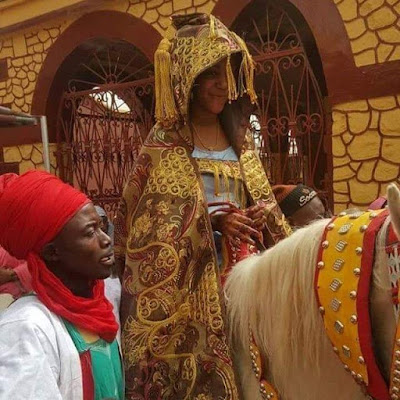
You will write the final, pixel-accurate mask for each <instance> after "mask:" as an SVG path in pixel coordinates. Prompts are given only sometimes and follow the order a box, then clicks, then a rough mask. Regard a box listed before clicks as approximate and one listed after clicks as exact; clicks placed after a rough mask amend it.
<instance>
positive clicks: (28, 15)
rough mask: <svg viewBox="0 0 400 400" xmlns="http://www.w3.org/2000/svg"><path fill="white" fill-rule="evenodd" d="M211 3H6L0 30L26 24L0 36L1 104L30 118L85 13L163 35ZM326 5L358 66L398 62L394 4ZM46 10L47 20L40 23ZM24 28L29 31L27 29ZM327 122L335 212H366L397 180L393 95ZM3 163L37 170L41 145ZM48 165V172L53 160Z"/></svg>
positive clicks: (398, 120) (353, 0)
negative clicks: (133, 21) (46, 73)
mask: <svg viewBox="0 0 400 400" xmlns="http://www.w3.org/2000/svg"><path fill="white" fill-rule="evenodd" d="M232 1H234V0H232ZM304 1H307V0H304ZM216 2H217V0H167V1H163V0H96V1H95V0H73V1H70V0H60V1H58V2H51V5H49V3H48V1H45V0H5V1H4V2H1V3H0V20H1V22H0V29H1V28H4V29H6V28H7V24H9V25H13V24H15V23H18V21H19V22H21V21H22V22H23V21H25V23H26V24H25V27H23V28H19V29H18V30H15V29H13V30H11V31H10V33H9V34H3V35H1V39H0V58H8V73H9V78H8V79H7V80H6V81H3V82H0V104H11V107H12V108H13V109H15V110H21V111H24V112H29V111H30V109H31V105H32V96H33V92H34V89H35V85H36V82H37V78H38V74H39V73H40V69H41V66H42V64H43V61H44V60H45V58H46V54H47V52H48V49H49V48H50V47H51V45H52V44H53V43H54V41H56V40H57V38H58V36H59V35H60V34H62V32H63V31H64V30H65V29H66V28H67V27H68V26H69V25H70V24H71V23H72V22H74V21H75V20H76V19H77V18H79V17H80V16H82V15H83V14H84V13H88V12H91V11H94V10H103V9H108V10H116V11H122V12H127V13H130V14H132V15H134V16H135V17H137V18H141V19H143V20H144V21H145V22H147V23H149V24H150V25H152V26H153V27H154V28H155V29H157V31H159V32H160V33H161V34H164V33H165V31H166V28H167V27H168V25H169V17H170V15H172V14H173V13H190V12H195V11H197V12H212V10H213V8H214V6H215V4H216ZM332 2H334V3H335V4H336V6H337V9H338V12H339V13H340V15H341V17H342V19H343V21H344V25H345V28H346V30H347V33H348V37H349V41H350V45H351V48H352V51H353V55H354V61H355V64H356V65H357V66H358V67H361V66H366V65H373V64H376V63H383V62H387V61H393V60H400V20H399V15H400V1H398V0H364V1H361V0H332ZM65 7H67V8H65ZM57 9H58V11H59V13H58V14H57V12H56V11H57ZM21 10H22V11H21ZM49 11H53V14H52V15H51V17H49V18H47V20H46V14H47V13H48V12H49ZM39 17H41V18H42V19H43V22H40V24H38V23H37V22H36V21H35V20H34V19H35V18H39ZM30 21H33V22H32V23H33V25H29V24H30V23H31V22H30ZM332 116H333V136H332V149H333V165H334V171H333V178H334V187H333V190H334V202H335V211H340V210H341V209H344V208H348V207H352V206H360V207H366V206H367V205H368V204H369V203H370V202H371V201H372V200H374V198H376V197H377V196H378V195H379V194H380V193H383V192H384V189H385V187H386V185H387V184H388V182H390V181H392V180H395V179H397V177H398V173H399V165H400V152H396V149H397V148H399V145H400V141H399V140H400V102H399V96H397V97H396V96H391V97H385V98H380V99H366V100H363V101H357V102H352V103H346V104H340V105H337V106H335V107H334V108H333V115H332ZM397 153H399V155H398V154H397ZM4 159H5V161H6V162H7V161H10V162H11V161H17V160H18V162H20V163H21V172H23V171H24V170H26V169H29V168H40V167H42V160H41V145H40V144H36V145H32V146H19V147H18V148H17V147H15V148H6V149H4ZM52 164H53V168H54V167H55V160H54V157H53V160H52Z"/></svg>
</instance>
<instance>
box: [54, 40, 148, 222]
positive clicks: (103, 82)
mask: <svg viewBox="0 0 400 400" xmlns="http://www.w3.org/2000/svg"><path fill="white" fill-rule="evenodd" d="M64 64H65V65H66V66H68V75H69V76H70V77H72V78H71V79H69V80H68V82H67V85H66V88H65V90H64V92H63V95H62V99H61V102H60V106H59V110H58V118H57V152H56V155H57V164H58V167H59V174H60V176H61V178H62V179H64V180H65V181H67V182H70V183H71V184H73V185H74V186H75V187H78V188H79V189H80V190H82V191H83V192H84V193H86V194H87V195H88V196H89V197H90V198H91V199H92V200H93V202H94V203H95V204H98V205H100V206H102V207H103V208H104V209H105V210H106V211H107V213H108V214H109V216H111V217H112V216H113V214H114V213H115V211H116V207H117V204H118V201H119V199H120V197H121V193H122V189H123V185H124V184H125V182H126V180H127V177H128V174H129V172H130V170H131V169H132V166H133V163H134V161H135V160H136V157H137V155H138V154H139V151H140V148H141V145H142V143H143V140H144V139H145V137H146V135H147V133H148V132H149V130H150V128H151V126H152V125H153V123H154V121H153V114H154V112H153V109H154V78H153V66H152V64H151V63H150V62H149V60H148V59H147V57H146V56H145V55H144V54H143V53H142V52H141V51H140V50H138V49H137V48H136V47H135V46H133V45H132V44H130V43H127V42H126V41H123V40H116V39H104V38H95V39H90V40H87V41H85V42H84V43H82V44H80V45H79V46H78V47H77V48H76V49H75V50H74V51H73V52H72V53H71V54H70V55H69V56H68V57H67V58H66V59H65V61H64ZM64 64H63V65H62V66H61V67H60V69H59V71H58V74H61V75H63V76H65V73H64ZM72 65H74V67H73V68H72V69H71V66H72Z"/></svg>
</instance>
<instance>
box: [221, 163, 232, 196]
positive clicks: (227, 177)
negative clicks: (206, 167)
mask: <svg viewBox="0 0 400 400" xmlns="http://www.w3.org/2000/svg"><path fill="white" fill-rule="evenodd" d="M221 172H222V177H223V179H224V189H225V190H224V191H225V193H226V194H227V197H228V201H231V196H230V187H229V186H230V185H229V183H230V182H229V176H228V174H227V173H226V171H225V170H224V169H223V168H222V170H221Z"/></svg>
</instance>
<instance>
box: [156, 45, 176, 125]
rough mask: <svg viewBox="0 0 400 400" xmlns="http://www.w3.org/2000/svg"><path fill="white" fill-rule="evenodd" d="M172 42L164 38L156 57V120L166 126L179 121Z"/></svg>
mask: <svg viewBox="0 0 400 400" xmlns="http://www.w3.org/2000/svg"><path fill="white" fill-rule="evenodd" d="M170 49H171V42H170V41H169V40H168V39H166V38H164V39H163V40H161V42H160V44H159V45H158V48H157V50H156V52H155V55H154V75H155V91H156V110H155V114H156V119H157V121H158V122H160V123H161V124H162V125H164V126H170V125H172V124H173V123H174V122H176V121H177V120H178V115H179V114H178V110H177V108H176V104H175V99H174V92H173V88H172V81H171V54H170Z"/></svg>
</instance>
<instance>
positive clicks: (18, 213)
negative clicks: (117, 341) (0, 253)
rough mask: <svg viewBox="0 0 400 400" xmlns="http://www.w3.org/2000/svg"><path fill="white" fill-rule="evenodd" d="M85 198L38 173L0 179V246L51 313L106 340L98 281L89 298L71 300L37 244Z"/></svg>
mask: <svg viewBox="0 0 400 400" xmlns="http://www.w3.org/2000/svg"><path fill="white" fill-rule="evenodd" d="M89 202H90V200H89V199H88V198H87V197H86V196H85V195H84V194H83V193H81V192H79V191H78V190H76V189H74V188H73V187H72V186H70V185H67V184H66V183H64V182H62V181H61V180H60V179H59V178H57V177H56V176H54V175H51V174H48V173H47V172H43V171H29V172H27V173H25V174H23V175H21V176H20V177H18V176H17V175H15V174H5V175H2V176H0V227H2V229H0V245H1V246H3V247H4V248H5V249H6V250H7V251H8V252H9V253H10V254H11V255H13V256H14V257H16V258H18V259H24V260H26V261H27V263H28V268H29V271H30V273H31V275H32V287H33V289H34V291H35V292H36V294H37V296H38V298H39V299H40V300H41V301H42V303H43V304H45V305H46V306H47V307H48V308H49V309H50V310H51V311H53V312H54V313H55V314H57V315H59V316H60V317H62V318H65V319H66V320H68V321H70V322H71V323H72V324H74V325H77V326H78V327H81V328H84V329H87V330H89V331H91V332H95V333H96V334H98V335H99V336H101V337H102V338H104V339H105V340H107V341H112V340H113V339H114V338H115V335H116V333H117V330H118V325H117V323H116V322H115V318H114V315H113V313H112V306H111V304H110V303H109V302H108V300H107V299H106V298H105V296H104V282H103V281H101V280H98V281H95V282H94V286H93V296H92V297H91V298H83V297H79V296H75V295H74V294H73V293H72V292H71V291H70V290H69V289H68V288H67V287H66V286H64V284H63V283H62V282H61V281H60V279H58V278H57V277H56V276H55V275H54V274H53V273H52V272H51V271H50V270H49V269H48V268H47V267H46V265H45V263H44V261H43V260H42V258H41V257H40V251H41V250H42V248H43V246H44V245H45V244H47V243H49V242H50V241H51V240H53V239H54V238H55V236H56V235H57V234H58V233H59V232H60V230H61V229H62V228H63V226H64V225H65V224H66V223H67V222H68V221H69V220H70V219H71V218H72V217H73V216H74V215H75V214H76V213H77V212H78V211H79V210H80V209H81V208H82V207H83V206H84V205H85V204H87V203H89Z"/></svg>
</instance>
